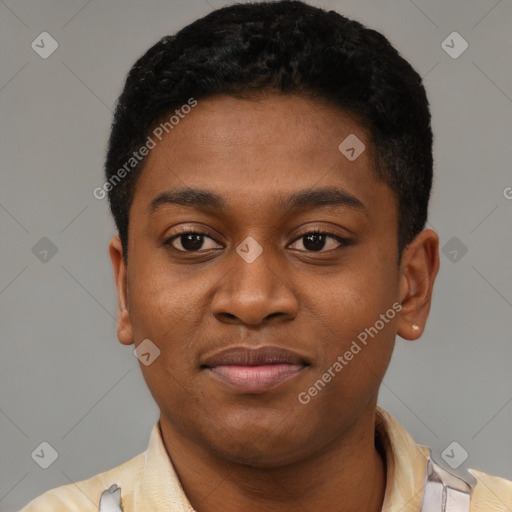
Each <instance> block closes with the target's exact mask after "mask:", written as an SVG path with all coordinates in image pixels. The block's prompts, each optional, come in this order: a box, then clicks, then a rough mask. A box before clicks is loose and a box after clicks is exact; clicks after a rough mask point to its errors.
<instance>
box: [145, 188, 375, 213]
mask: <svg viewBox="0 0 512 512" xmlns="http://www.w3.org/2000/svg"><path fill="white" fill-rule="evenodd" d="M167 204H177V205H180V206H188V207H192V208H198V209H203V210H223V209H226V207H227V202H226V201H225V199H224V198H223V197H222V196H220V195H218V194H216V193H214V192H211V191H209V190H205V189H197V188H180V189H173V190H168V191H166V192H162V193H161V194H159V195H157V196H156V197H155V198H154V199H153V200H152V201H151V203H150V205H149V213H150V214H153V213H155V212H156V211H157V210H159V209H160V208H161V207H163V206H164V205H167ZM279 206H280V207H281V208H282V209H283V210H290V211H294V210H308V209H313V208H321V207H323V206H338V207H344V208H348V209H354V210H361V211H364V212H365V213H367V210H366V207H365V206H364V204H363V203H362V202H361V201H360V200H359V199H358V198H357V197H355V196H353V195H352V194H350V193H348V192H347V191H345V190H342V189H340V188H336V187H323V188H316V189H306V190H300V191H298V192H294V193H293V194H291V195H289V196H287V197H285V198H281V199H280V200H279Z"/></svg>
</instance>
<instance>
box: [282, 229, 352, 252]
mask: <svg viewBox="0 0 512 512" xmlns="http://www.w3.org/2000/svg"><path fill="white" fill-rule="evenodd" d="M300 241H302V246H303V247H304V249H301V248H300V247H293V245H294V244H298V243H299V242H300ZM349 244H350V240H348V239H346V238H342V237H340V236H337V235H333V234H332V233H325V232H323V231H310V232H309V233H304V234H303V235H301V236H300V237H299V238H297V239H296V240H295V242H293V244H292V245H290V248H292V249H296V250H299V251H302V250H305V251H307V252H328V251H329V250H334V249H338V248H340V247H343V246H347V245H349ZM323 249H326V250H325V251H324V250H323Z"/></svg>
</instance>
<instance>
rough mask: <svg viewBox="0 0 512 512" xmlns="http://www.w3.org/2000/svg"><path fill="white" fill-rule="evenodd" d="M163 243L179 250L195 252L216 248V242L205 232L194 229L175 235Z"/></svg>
mask: <svg viewBox="0 0 512 512" xmlns="http://www.w3.org/2000/svg"><path fill="white" fill-rule="evenodd" d="M165 244H166V245H170V246H172V248H173V249H176V250H177V251H181V252H197V251H200V250H203V251H204V250H210V249H216V248H218V244H217V242H215V240H213V239H212V238H210V237H209V236H208V235H207V234H206V233H199V232H195V231H191V232H187V233H180V234H179V235H175V236H173V237H171V238H170V239H169V240H167V241H166V242H165Z"/></svg>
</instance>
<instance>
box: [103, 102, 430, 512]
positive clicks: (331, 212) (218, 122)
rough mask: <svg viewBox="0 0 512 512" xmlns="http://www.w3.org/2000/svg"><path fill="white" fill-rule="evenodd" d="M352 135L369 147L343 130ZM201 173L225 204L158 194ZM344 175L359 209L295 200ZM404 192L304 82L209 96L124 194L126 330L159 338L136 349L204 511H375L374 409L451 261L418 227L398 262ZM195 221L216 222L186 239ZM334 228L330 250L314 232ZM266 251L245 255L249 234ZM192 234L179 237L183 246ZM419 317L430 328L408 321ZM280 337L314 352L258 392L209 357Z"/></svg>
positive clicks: (382, 479)
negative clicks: (344, 358)
mask: <svg viewBox="0 0 512 512" xmlns="http://www.w3.org/2000/svg"><path fill="white" fill-rule="evenodd" d="M349 134H355V135H356V136H357V137H358V138H359V139H360V140H361V141H363V142H364V144H365V145H366V149H365V151H364V152H363V153H362V154H361V155H360V156H359V157H358V158H357V159H356V160H355V161H352V162H351V161H349V160H348V159H347V158H346V157H345V156H344V155H343V154H342V153H341V152H340V151H339V149H338V145H339V144H340V142H341V141H343V140H344V139H345V138H346V137H347V136H348V135H349ZM182 187H190V188H198V189H207V190H209V191H211V192H214V193H216V194H218V195H220V196H222V198H223V199H224V200H225V202H226V205H225V208H223V209H203V208H198V207H195V206H193V205H188V206H183V205H178V204H163V205H161V207H160V208H158V209H157V211H156V212H154V213H153V214H150V213H149V205H150V204H151V202H152V200H153V199H154V198H155V197H157V196H158V195H159V194H161V193H162V192H165V191H168V190H172V189H176V188H182ZM324 187H336V188H338V189H342V190H344V191H345V192H347V193H349V194H351V195H352V196H355V197H356V198H357V199H358V200H359V201H360V202H361V203H363V205H364V208H355V207H348V206H346V205H329V206H325V205H324V206H310V207H308V208H305V209H303V210H289V209H284V208H283V206H282V204H281V203H280V200H281V199H283V198H286V197H287V196H289V195H290V194H293V193H296V192H298V191H303V190H305V189H308V190H311V189H318V188H324ZM397 222H398V220H397V201H396V198H395V196H394V195H393V193H392V190H391V189H390V188H389V187H388V186H387V185H386V184H385V183H384V182H383V181H380V180H378V179H377V177H376V174H375V173H374V171H373V160H372V154H371V143H370V139H369V137H368V134H367V133H366V131H365V130H364V129H363V128H362V127H361V125H360V124H358V123H357V122H356V121H355V120H354V119H353V118H352V117H350V116H349V115H348V114H346V113H344V112H342V111H340V110H338V109H335V108H333V107H330V106H328V105H325V104H321V103H319V102H317V101H316V100H307V99H304V98H302V97H299V96H294V95H287V96H272V95H270V96H268V97H265V98H260V100H259V101H255V100H241V99H235V98H232V97H228V96H216V97H214V98H210V99H208V100H202V101H199V103H198V105H197V107H195V108H194V109H193V111H192V112H191V113H190V114H189V115H187V116H186V117H185V119H183V120H182V121H181V122H180V124H179V125H178V126H177V127H175V129H174V130H173V131H171V132H170V133H169V134H168V135H167V136H166V137H165V138H163V139H162V141H161V142H160V143H159V144H158V145H157V147H156V148H155V149H153V150H152V151H151V152H150V154H149V156H148V159H147V163H146V166H145V168H144V170H143V171H142V173H141V176H140V178H139V181H138V183H137V187H136V191H135V195H134V200H133V203H132V205H131V209H130V226H129V237H128V238H129V245H128V256H129V257H128V264H127V265H125V263H124V261H123V254H122V247H121V243H120V240H119V238H118V237H115V238H113V239H112V241H111V243H110V256H111V260H112V265H113V269H114V276H115V281H116V285H117V291H118V297H119V310H118V338H119V341H120V342H121V343H122V344H125V345H130V344H132V343H134V344H135V345H138V344H139V343H141V342H142V341H143V340H144V339H147V338H149V339H150V340H152V342H153V343H154V344H155V345H157V346H158V347H159V349H160V351H161V354H160V356H159V357H158V358H156V359H155V360H154V362H153V363H152V364H150V365H149V366H144V365H142V364H141V370H142V372H143V375H144V378H145V380H146V382H147V385H148V387H149V389H150V391H151V393H152V395H153V397H154V399H155V401H156V402H157V404H158V406H159V408H160V428H161V432H162V437H163V440H164V444H165V447H166V449H167V452H168V453H169V455H170V457H171V459H172V462H173V464H174V467H175V469H176V471H177V473H178V476H179V478H180V481H181V483H182V485H183V488H184V490H185V492H186V494H187V496H188V498H189V500H190V502H191V504H192V506H193V507H194V508H195V509H196V510H197V511H198V512H208V511H216V510H224V511H226V512H231V511H239V510H246V511H256V510H257V511H261V510H269V511H287V512H290V511H292V512H293V511H301V512H303V511H310V510H311V511H312V510H329V511H340V512H341V511H343V512H348V511H354V510H361V511H380V510H381V507H382V502H383V498H384V490H385V484H386V471H385V464H384V463H383V461H382V459H381V457H380V455H379V453H378V451H377V450H376V447H375V443H374V431H375V407H376V403H377V395H378V390H379V386H380V383H381V381H382V379H383V377H384V374H385V372H386V369H387V367H388V364H389V361H390V358H391V354H392V351H393V347H394V343H395V336H396V335H397V334H398V335H399V336H401V337H402V338H404V339H408V340H414V339H417V338H419V337H420V336H421V334H422V332H423V329H424V327H425V323H426V321H427V316H428V313H429V309H430V303H431V298H432V288H433V284H434V280H435V277H436V274H437V271H438V267H439V256H438V243H439V240H438V237H437V235H436V233H435V232H434V231H432V230H424V231H422V232H421V233H420V234H419V235H418V236H417V237H416V238H415V239H414V241H413V242H412V243H411V244H410V245H409V246H408V247H407V248H406V249H405V250H404V252H403V254H402V260H401V264H400V265H398V264H397V261H398V249H397V229H398V224H397ZM182 228H190V229H191V230H194V229H196V230H199V231H200V232H206V233H207V234H208V236H207V237H205V238H204V239H203V240H204V243H203V245H202V246H201V247H203V248H201V249H200V251H199V252H197V251H196V252H194V251H189V252H184V251H183V250H184V248H186V247H190V245H189V246H186V247H185V246H184V245H182V244H184V243H185V244H186V238H185V241H184V238H183V237H182V238H180V237H178V238H175V239H174V242H173V243H174V247H173V246H172V245H170V243H169V244H168V245H165V243H164V242H165V240H168V239H169V238H170V237H172V236H174V235H176V234H178V233H179V232H180V231H179V230H180V229H182ZM314 228H317V229H321V230H322V231H327V232H328V233H331V234H332V235H335V236H339V237H343V238H347V239H348V240H350V243H349V244H348V245H340V243H339V242H337V241H336V240H335V239H334V238H330V237H329V236H328V237H326V239H325V245H324V246H323V247H321V244H320V247H321V250H320V251H313V250H311V245H307V240H306V239H305V237H304V235H306V234H307V233H308V232H309V231H311V230H312V229H314ZM249 236H250V237H252V238H254V239H255V240H256V241H257V242H258V243H259V245H260V246H261V247H262V249H263V252H262V253H261V255H260V256H259V257H258V258H257V259H256V260H255V261H253V262H252V263H247V262H246V261H245V260H244V259H242V258H241V257H240V256H239V255H238V254H237V252H236V247H237V246H238V245H239V244H240V243H241V242H242V241H243V240H244V239H245V238H246V237H249ZM180 249H181V250H182V252H180ZM395 302H398V303H399V304H401V306H402V309H401V311H400V312H399V313H398V314H397V315H396V316H395V317H394V318H393V319H392V320H389V322H388V323H386V324H385V326H384V328H383V329H382V330H380V331H379V333H378V335H376V336H375V337H374V338H370V339H369V341H368V344H367V345H366V346H365V347H364V348H363V349H362V350H361V351H360V352H359V353H358V354H357V355H355V356H354V357H353V359H352V360H351V361H350V362H349V363H348V364H347V365H346V366H345V367H344V368H343V370H342V371H341V372H339V373H337V374H336V377H335V378H333V379H332V380H331V382H329V383H328V384H327V385H326V386H325V387H324V388H323V389H322V390H321V392H319V393H318V394H317V395H316V396H315V397H313V398H312V399H311V401H310V402H309V403H308V404H306V405H303V404H301V403H300V402H299V400H298V398H297V397H298V395H299V393H301V392H304V391H307V390H308V389H309V388H310V387H311V386H312V385H313V384H314V383H315V381H317V380H318V379H319V378H321V376H322V374H323V373H324V372H325V371H326V370H327V369H328V368H329V367H331V366H332V365H333V363H334V362H335V361H336V360H337V358H338V356H340V355H343V354H344V353H345V352H346V351H347V350H348V349H349V347H350V345H351V343H352V341H353V340H355V339H356V338H357V335H358V334H359V333H360V332H362V331H364V329H365V328H367V327H369V326H373V325H374V324H375V322H376V321H377V320H378V319H379V317H380V315H381V314H384V313H385V312H386V310H388V309H389V308H391V306H392V304H393V303H395ZM413 325H416V326H418V328H416V329H414V328H413ZM269 344H270V345H274V346H279V347H284V348H286V349H289V350H292V351H295V352H296V353H298V354H300V355H301V356H302V357H304V358H305V359H306V360H307V361H308V362H309V363H310V365H309V366H308V367H307V368H305V369H304V370H302V371H301V372H300V373H299V374H298V375H296V376H295V377H293V378H291V379H289V380H287V381H284V382H282V383H280V384H279V385H278V386H277V387H275V388H273V389H271V390H268V391H266V392H264V393H260V394H253V395H249V394H243V393H236V392H234V391H233V390H232V389H231V388H230V387H228V386H226V385H225V384H223V383H221V382H220V381H218V380H216V379H215V378H214V377H212V376H211V375H210V374H209V373H208V372H206V371H204V370H202V369H201V367H200V362H201V361H204V358H205V357H206V356H209V355H212V354H214V353H215V352H217V351H219V350H221V349H223V348H226V347H233V346H235V345H243V346H246V347H259V346H262V345H269Z"/></svg>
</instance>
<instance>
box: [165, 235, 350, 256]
mask: <svg viewBox="0 0 512 512" xmlns="http://www.w3.org/2000/svg"><path fill="white" fill-rule="evenodd" d="M189 234H193V235H199V236H202V237H207V238H210V239H211V240H213V241H214V242H216V243H220V242H218V241H217V240H215V239H214V238H213V237H211V236H210V235H209V234H208V233H205V232H204V231H200V230H197V229H187V230H184V231H181V232H180V233H177V234H175V235H173V236H171V237H170V238H167V239H166V240H164V242H163V245H165V246H169V247H170V248H171V249H172V250H174V251H176V252H178V253H191V254H194V253H201V252H204V251H203V250H201V249H200V250H198V251H183V250H181V249H176V247H173V245H172V243H173V242H174V240H176V239H177V238H179V237H180V236H183V235H189ZM309 235H324V236H326V237H328V238H332V239H334V240H336V241H337V242H338V243H339V244H340V247H337V248H336V249H339V248H341V247H347V246H349V245H350V244H351V243H352V241H351V240H350V239H348V238H343V237H341V236H338V235H335V234H333V233H329V232H328V231H323V230H321V229H312V230H310V231H306V232H305V233H302V234H301V235H299V236H297V237H296V238H295V239H294V240H293V241H292V242H291V244H293V243H295V242H297V241H298V240H300V239H301V238H305V237H306V236H309ZM336 249H331V250H330V251H332V250H336ZM209 250H214V249H209ZM207 251H208V250H207ZM330 251H323V250H320V251H307V250H305V251H304V250H301V251H299V252H307V253H325V252H330Z"/></svg>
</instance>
